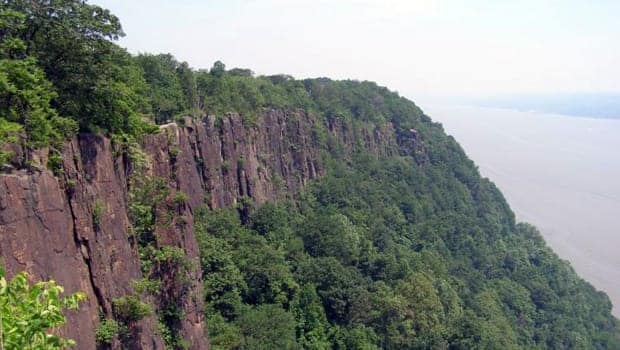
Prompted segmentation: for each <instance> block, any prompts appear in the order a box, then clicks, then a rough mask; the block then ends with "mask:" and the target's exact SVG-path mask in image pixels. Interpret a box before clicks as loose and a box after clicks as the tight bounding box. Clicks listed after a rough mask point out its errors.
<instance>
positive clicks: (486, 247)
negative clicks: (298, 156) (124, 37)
mask: <svg viewBox="0 0 620 350" xmlns="http://www.w3.org/2000/svg"><path fill="white" fill-rule="evenodd" d="M454 156H456V157H455V158H454V159H453V160H446V161H448V163H443V164H437V165H430V164H425V165H420V164H417V163H416V162H415V161H413V160H412V159H411V158H410V157H394V158H392V159H377V158H375V157H373V156H369V155H366V154H360V155H359V156H356V157H354V158H352V159H349V160H348V161H346V162H345V161H342V162H334V163H333V164H332V168H331V169H330V170H331V171H329V172H328V174H329V175H328V176H327V177H326V178H324V179H322V180H319V181H317V182H315V183H314V184H312V185H311V186H310V188H309V189H308V191H307V192H306V193H304V194H303V196H301V198H300V199H299V200H297V201H295V202H288V203H282V204H277V205H274V204H265V205H262V206H258V207H256V208H255V207H253V206H252V207H250V208H245V210H244V211H243V212H247V211H248V210H249V211H250V215H249V216H248V217H246V218H243V216H241V217H240V215H239V212H238V211H237V210H236V209H224V210H216V211H209V210H206V211H204V212H202V213H201V215H200V216H198V217H197V219H196V232H197V237H198V240H199V245H200V250H201V263H202V268H203V279H204V285H205V293H206V295H205V298H206V302H207V311H206V314H205V315H206V317H207V319H208V320H207V325H208V327H209V330H210V331H209V336H210V341H211V344H212V347H213V348H214V349H231V348H239V349H261V348H263V347H264V346H266V345H267V344H269V345H270V346H272V347H274V348H282V349H285V348H287V349H301V348H304V349H332V348H333V349H379V348H381V349H435V348H437V349H445V348H450V349H474V348H480V349H532V348H539V349H614V348H618V346H620V343H619V342H618V340H619V339H618V329H617V323H616V321H615V320H614V319H613V317H612V316H611V315H610V310H611V304H610V302H609V299H608V298H607V296H605V295H604V294H603V293H601V292H597V291H596V290H594V288H592V286H590V285H589V284H588V283H586V282H584V281H583V280H582V279H580V278H579V277H578V276H577V275H576V274H575V272H574V271H573V270H572V269H571V268H570V267H569V266H568V265H567V263H566V262H563V261H561V260H560V259H559V258H558V257H557V256H556V255H555V254H554V253H553V252H552V251H551V250H550V249H549V248H548V247H546V245H545V243H544V241H543V240H542V238H541V236H540V234H539V233H538V232H537V231H536V229H535V228H533V227H531V226H529V225H526V224H515V222H514V218H513V215H512V213H511V212H510V210H509V208H508V207H507V206H506V205H505V203H504V201H503V199H502V198H501V194H499V192H498V191H497V189H495V187H494V186H493V185H492V184H490V183H489V182H488V181H486V180H482V179H476V178H475V177H473V178H469V179H462V180H461V179H459V175H458V174H455V173H454V172H453V169H454V166H453V165H454V164H452V163H454V162H456V161H458V158H460V156H459V154H458V153H456V154H454ZM472 174H473V173H472ZM472 176H474V175H472ZM242 218H243V219H242ZM257 343H260V344H261V346H263V347H261V346H258V345H256V344H257Z"/></svg>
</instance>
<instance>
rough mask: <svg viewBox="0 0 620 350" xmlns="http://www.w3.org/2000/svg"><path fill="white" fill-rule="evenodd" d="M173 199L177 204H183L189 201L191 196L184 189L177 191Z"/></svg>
mask: <svg viewBox="0 0 620 350" xmlns="http://www.w3.org/2000/svg"><path fill="white" fill-rule="evenodd" d="M172 200H173V201H174V204H176V205H177V206H182V205H185V203H187V201H188V200H189V196H188V195H187V193H185V192H183V191H177V192H175V193H174V196H173V197H172Z"/></svg>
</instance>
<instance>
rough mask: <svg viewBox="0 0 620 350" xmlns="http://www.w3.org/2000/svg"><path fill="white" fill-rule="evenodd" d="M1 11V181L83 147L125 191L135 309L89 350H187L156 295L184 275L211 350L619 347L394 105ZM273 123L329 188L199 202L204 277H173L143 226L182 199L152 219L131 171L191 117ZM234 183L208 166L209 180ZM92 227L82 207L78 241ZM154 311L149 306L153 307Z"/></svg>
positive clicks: (82, 23) (605, 314) (453, 158)
mask: <svg viewBox="0 0 620 350" xmlns="http://www.w3.org/2000/svg"><path fill="white" fill-rule="evenodd" d="M0 4H1V5H2V8H1V12H0V40H1V42H0V163H1V165H2V169H3V170H2V171H5V172H10V171H13V170H16V169H30V170H32V171H38V170H40V169H38V168H39V167H40V166H42V164H37V158H36V157H33V156H32V154H34V152H35V151H36V150H37V149H40V148H44V147H49V149H50V150H51V155H50V157H49V160H48V161H47V162H46V166H47V167H48V168H49V170H51V171H53V172H54V174H55V175H57V176H61V175H62V174H63V172H64V170H63V168H62V165H61V159H60V158H61V154H62V149H63V147H64V145H65V141H66V140H67V139H70V138H71V137H73V136H74V135H76V134H78V133H80V134H82V135H84V134H99V135H104V136H106V137H110V138H111V139H112V143H113V144H114V145H115V147H117V148H116V149H118V150H121V151H119V154H121V155H122V156H123V157H125V158H126V159H125V158H123V160H124V162H125V163H127V164H131V166H130V167H129V166H128V167H127V169H131V170H133V171H136V174H137V175H140V176H135V175H134V176H133V177H131V174H130V176H128V178H129V179H130V181H128V184H127V186H128V188H129V195H128V198H129V199H128V201H129V210H130V219H131V224H132V228H131V230H128V232H127V237H128V241H130V243H131V244H132V245H131V247H132V248H135V250H136V251H137V252H138V253H137V254H138V255H139V257H140V264H141V265H140V267H141V273H142V276H143V277H144V280H142V281H141V283H142V284H141V287H142V288H143V289H145V290H149V291H150V293H151V294H150V297H148V298H146V297H145V298H143V299H141V300H138V299H139V297H138V296H130V297H125V298H124V299H122V298H119V299H117V300H116V301H115V304H114V305H113V311H110V310H107V311H106V312H107V314H106V317H104V318H102V320H101V326H100V327H99V331H98V332H97V340H98V341H99V346H101V347H106V346H111V345H114V344H116V343H115V342H114V341H115V340H118V339H121V341H122V342H123V343H124V344H128V343H129V344H130V343H131V342H128V341H127V338H128V337H131V332H130V331H131V325H132V322H134V321H137V320H139V319H141V318H144V317H146V316H147V315H149V314H150V313H152V312H155V313H156V314H157V319H158V321H159V323H160V325H161V332H162V338H163V339H164V340H165V342H166V345H167V346H168V347H169V348H183V347H184V346H187V343H186V342H184V339H182V337H181V333H179V332H178V329H177V328H178V323H179V322H180V320H182V319H183V317H184V315H183V314H182V313H181V311H179V310H180V309H181V308H180V307H179V306H178V305H174V304H173V302H174V301H175V300H177V299H175V298H185V296H186V294H184V293H185V292H186V290H185V289H184V288H189V287H187V285H188V284H187V283H186V282H187V281H184V280H183V279H182V278H180V279H172V278H168V277H169V276H170V275H172V276H173V277H175V278H176V277H179V276H181V277H183V278H187V277H188V276H189V277H191V276H192V274H191V273H189V272H187V271H190V270H192V269H197V270H198V275H201V277H202V281H201V282H202V284H203V294H204V304H205V309H204V315H205V318H206V320H207V328H208V335H207V334H205V337H208V339H209V343H210V346H211V348H212V349H302V348H303V349H380V348H381V349H447V348H448V349H620V331H619V328H618V322H617V320H615V319H614V318H613V317H612V316H611V314H610V311H611V303H610V301H609V299H608V297H607V296H606V295H605V294H603V293H601V292H598V291H596V290H595V289H594V288H593V287H592V286H591V285H589V284H588V283H587V282H585V281H584V280H582V279H581V278H580V277H579V276H577V275H576V274H575V272H574V271H573V270H572V268H571V267H570V266H569V265H568V263H567V262H564V261H562V260H560V259H559V258H558V256H557V255H555V254H554V253H553V252H552V251H551V250H550V249H549V248H548V247H547V246H546V245H545V242H544V241H543V239H542V238H541V236H540V234H539V233H538V232H537V230H536V229H535V228H534V227H532V226H530V225H528V224H524V223H516V222H515V218H514V214H513V213H512V211H511V210H510V208H509V206H508V204H507V203H506V201H505V200H504V198H503V196H502V194H501V193H500V192H499V191H498V189H497V188H496V187H495V186H494V185H493V184H492V183H491V182H490V181H489V180H488V179H483V178H481V177H480V175H479V173H478V171H477V168H476V166H475V164H473V162H472V161H471V160H469V159H468V158H467V156H466V155H465V153H464V151H463V150H462V149H461V147H460V146H459V145H458V143H457V142H456V141H455V140H454V139H453V138H452V137H450V136H447V135H446V134H445V132H444V131H443V129H442V127H441V125H440V124H438V123H435V122H433V121H432V120H431V118H430V117H429V116H427V115H425V114H424V113H423V111H422V110H421V109H420V108H418V107H417V106H416V105H415V104H414V103H413V102H411V101H409V100H407V99H405V98H404V97H401V96H399V95H398V94H397V93H395V92H392V91H389V90H388V89H387V88H384V87H380V86H378V85H377V84H375V83H372V82H359V81H333V80H330V79H327V78H319V79H304V80H297V79H294V78H293V77H290V76H286V75H275V76H255V75H254V73H253V72H252V71H250V70H248V69H239V68H235V69H228V70H227V69H226V66H225V65H224V64H223V63H221V62H216V63H215V64H214V65H213V67H212V68H210V69H208V70H196V69H193V68H191V67H189V65H188V64H187V63H184V62H179V61H177V60H176V59H175V58H174V57H173V56H172V55H169V54H160V55H152V54H140V55H137V56H135V55H131V54H129V53H127V52H126V51H125V50H124V49H122V48H120V47H119V46H117V45H116V44H115V43H114V42H113V40H115V39H117V38H118V37H119V36H122V35H123V32H122V29H121V25H120V23H119V21H118V19H117V18H116V17H115V16H114V15H112V14H111V13H109V12H108V11H107V10H105V9H102V8H100V7H97V6H94V5H90V4H87V3H84V2H82V1H75V0H58V1H10V0H4V1H2V2H0ZM269 111H294V112H299V113H298V114H299V115H304V116H312V119H311V120H312V132H311V133H312V135H311V137H310V138H311V141H310V143H311V144H312V145H313V147H314V148H315V149H314V151H315V153H317V154H320V155H321V157H320V163H321V167H322V173H324V174H325V175H324V176H323V177H319V176H317V177H316V178H314V179H311V180H310V181H307V183H306V179H305V178H304V179H303V181H300V182H302V183H304V185H305V188H303V189H300V190H298V191H293V190H292V189H290V188H287V187H286V186H287V185H286V184H285V183H281V184H280V186H281V188H280V190H281V192H283V193H284V195H283V196H280V197H278V200H276V201H275V202H267V203H262V202H260V203H259V202H258V201H256V200H255V198H253V195H252V193H243V194H242V196H241V197H242V199H241V200H239V201H236V205H235V206H233V207H231V208H227V209H226V208H225V209H223V208H214V205H213V204H212V203H213V202H209V201H208V200H206V198H205V204H204V205H203V206H202V208H201V209H200V210H196V211H195V212H193V213H192V214H193V215H194V220H193V223H192V224H193V225H194V229H195V233H196V239H197V241H198V246H199V256H200V266H190V265H191V264H186V262H187V261H186V260H184V259H185V258H184V257H185V254H186V252H184V251H183V249H181V248H180V247H170V246H163V245H162V244H161V242H160V237H158V234H159V232H160V231H159V229H158V227H157V226H158V225H161V226H163V225H169V226H173V224H172V222H174V223H175V224H178V225H179V226H182V225H183V224H184V223H187V218H186V217H185V216H183V215H181V212H183V213H185V212H186V211H187V210H186V211H182V210H181V209H179V208H186V203H187V202H188V194H184V193H183V192H181V191H178V192H175V194H174V197H173V199H172V200H171V201H170V203H166V205H168V206H169V207H172V208H174V209H173V210H168V211H167V212H166V213H165V215H169V216H170V215H172V216H175V217H174V218H169V221H167V222H163V221H162V220H158V219H157V218H158V215H159V214H161V212H162V210H163V209H162V203H164V202H165V200H166V198H167V197H170V196H169V193H168V192H165V191H163V188H164V187H165V186H166V184H165V183H163V182H161V181H160V182H158V181H157V180H158V179H155V178H147V177H146V176H143V177H142V175H144V174H142V173H140V172H139V171H141V170H142V168H140V166H143V167H146V166H147V165H145V164H146V163H148V160H147V159H144V155H145V154H144V152H143V151H142V150H141V147H142V144H143V143H142V141H143V140H144V139H145V137H148V136H150V135H152V134H156V133H160V132H162V131H160V128H159V126H158V124H167V123H171V122H175V121H176V122H178V123H179V124H181V125H182V124H183V123H184V122H185V120H187V119H185V118H184V117H187V116H190V117H193V118H194V119H195V120H197V122H201V121H200V120H202V118H204V117H205V116H207V115H209V116H213V118H214V119H213V120H214V122H213V123H214V124H215V125H217V123H224V122H228V121H226V119H225V118H226V115H228V114H229V113H238V114H239V115H241V118H242V123H243V125H244V126H245V127H246V128H248V129H253V128H254V129H259V127H260V126H261V123H264V122H265V114H266V113H268V112H269ZM292 114H294V113H292ZM235 115H236V114H235ZM284 115H290V114H284ZM315 121H318V122H316V123H315ZM287 122H290V123H291V124H292V123H294V122H297V121H296V120H292V119H291V120H290V121H287V120H284V121H283V123H284V124H286V123H287ZM334 125H344V127H348V128H351V129H352V135H359V134H360V133H361V131H362V130H365V131H367V133H368V134H370V135H376V133H377V130H380V129H381V128H388V129H389V130H392V131H393V133H392V136H393V140H391V141H390V142H388V143H386V145H387V146H386V147H387V150H386V151H385V152H374V153H373V152H370V151H369V150H368V148H367V147H365V146H364V143H363V142H362V140H361V139H360V138H356V139H354V140H352V141H351V142H350V143H348V144H347V143H344V142H342V140H339V139H338V138H337V137H335V136H334V134H335V132H334V131H333V130H332V129H333V128H334ZM377 137H378V136H377ZM170 140H173V138H172V137H170V138H168V142H171V141H170ZM238 141H243V140H235V143H236V142H238ZM168 146H169V145H167V147H168ZM173 146H174V145H172V146H169V147H170V150H169V154H168V156H169V157H170V158H171V159H173V160H174V161H176V160H177V159H178V158H179V157H180V155H179V152H180V151H179V148H174V147H173ZM300 147H302V146H301V145H298V144H290V145H289V148H290V149H291V151H292V152H294V151H298V150H299V148H300ZM188 157H190V156H188ZM244 160H245V158H244V156H243V155H241V156H240V157H239V158H238V159H237V160H236V162H237V164H236V166H235V168H242V163H243V162H244ZM76 162H77V161H76ZM200 162H202V163H204V159H202V160H201V161H200ZM200 166H201V167H206V165H205V164H201V165H200ZM232 167H233V165H232V164H230V163H228V162H227V161H224V163H223V164H222V166H221V167H220V168H219V169H217V171H219V172H221V173H222V174H226V173H227V172H228V171H229V169H230V168H232ZM136 169H137V170H136ZM261 171H269V169H262V168H261ZM127 172H128V173H130V171H129V170H128V171H127ZM145 173H146V172H145ZM273 173H275V171H273ZM238 174H241V172H240V171H239V173H238ZM237 176H238V177H241V175H237ZM273 178H274V179H276V180H274V182H276V183H278V181H277V177H276V176H275V175H274V176H273ZM151 180H152V181H151ZM280 182H281V181H280ZM69 185H70V184H69V183H67V184H65V186H67V191H71V188H70V186H69ZM73 186H75V184H73ZM164 192H165V193H164ZM162 193H163V194H162ZM190 195H191V194H190ZM205 197H208V196H207V195H205ZM171 198H172V197H171ZM184 210H185V209H184ZM103 211H104V209H103V206H102V207H97V206H95V208H94V209H93V212H92V221H93V223H94V226H99V225H100V224H101V215H102V213H103ZM97 213H98V214H97ZM181 219H183V220H181ZM181 221H183V223H180V222H181ZM97 229H98V227H97ZM1 232H2V231H0V233H1ZM171 270H172V271H173V272H172V273H171V272H170V271H171ZM171 281H172V282H171ZM177 282H178V283H177ZM175 283H176V284H175ZM184 283H185V284H184ZM170 285H174V286H175V288H178V290H177V289H175V290H165V288H166V287H167V286H170ZM153 296H154V297H155V298H160V299H158V300H163V301H165V302H161V303H160V304H159V305H157V306H156V307H150V306H149V305H148V303H149V302H151V301H152V300H153V299H152V298H151V297H153ZM178 300H181V299H178ZM183 300H184V299H183ZM180 302H181V301H179V303H180ZM119 305H120V306H119ZM119 310H130V311H131V312H129V311H127V312H125V313H123V312H121V311H119ZM110 315H113V316H114V317H111V316H110ZM108 316H110V317H108ZM138 317H139V318H138ZM123 327H124V328H123Z"/></svg>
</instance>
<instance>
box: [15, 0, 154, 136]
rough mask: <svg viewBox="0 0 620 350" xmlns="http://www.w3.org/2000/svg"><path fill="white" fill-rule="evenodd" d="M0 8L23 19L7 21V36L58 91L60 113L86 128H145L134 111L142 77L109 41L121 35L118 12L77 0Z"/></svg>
mask: <svg viewBox="0 0 620 350" xmlns="http://www.w3.org/2000/svg"><path fill="white" fill-rule="evenodd" d="M3 8H4V10H3V11H11V12H13V13H19V15H20V16H21V18H23V23H22V24H21V25H13V24H14V23H13V22H9V24H10V26H11V28H10V32H11V35H12V36H13V37H14V38H15V39H16V40H21V42H22V43H23V47H24V50H25V55H26V57H33V58H34V59H36V63H37V65H38V66H40V67H41V69H42V70H43V72H45V76H46V77H47V79H48V80H49V81H50V82H51V83H52V86H53V87H54V89H55V91H56V93H57V94H55V95H53V96H51V101H50V102H51V106H52V107H53V108H54V109H56V110H57V111H58V113H59V114H60V115H62V116H65V117H69V118H72V119H73V120H75V121H77V122H78V124H79V126H80V128H81V129H82V130H87V131H97V130H103V131H108V132H111V133H127V134H140V133H142V132H144V131H145V126H144V125H142V124H143V123H142V121H141V119H140V116H139V115H138V114H137V111H138V110H139V109H140V107H141V106H142V105H143V101H141V91H142V90H143V89H144V81H143V79H142V75H141V74H140V71H139V69H137V67H135V66H134V65H132V64H131V62H130V60H129V58H130V56H129V54H128V53H127V52H126V51H125V50H123V49H121V48H119V47H118V46H116V45H115V44H114V43H112V42H111V40H116V39H118V38H119V37H120V36H123V35H124V33H123V31H122V29H121V25H120V22H119V20H118V18H117V17H116V16H114V15H112V14H111V13H110V12H109V11H108V10H106V9H103V8H101V7H99V6H96V5H90V4H87V3H86V2H85V1H81V0H43V1H27V0H6V1H3Z"/></svg>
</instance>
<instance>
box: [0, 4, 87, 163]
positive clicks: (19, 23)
mask: <svg viewBox="0 0 620 350" xmlns="http://www.w3.org/2000/svg"><path fill="white" fill-rule="evenodd" d="M24 20H25V15H24V14H23V13H19V12H16V11H13V10H10V9H3V10H2V11H0V33H2V34H3V39H2V41H0V144H2V143H4V142H17V141H19V137H20V133H21V132H22V131H23V132H25V140H26V145H27V146H29V147H41V146H47V145H49V144H52V145H56V146H57V145H58V144H59V143H60V142H61V141H62V140H63V139H64V138H65V137H67V136H69V135H72V134H73V133H75V131H76V129H77V125H76V124H75V122H73V121H72V120H70V119H68V118H62V117H60V116H59V115H58V113H57V112H56V110H55V109H54V108H52V106H51V101H52V99H54V98H56V97H57V94H56V92H55V90H54V88H53V86H52V84H51V83H50V82H49V81H48V80H47V79H46V77H45V73H44V72H43V71H42V70H41V69H40V68H39V67H38V66H37V61H36V60H35V59H34V58H33V57H29V56H26V54H25V52H26V45H25V44H24V42H23V40H21V39H20V38H19V37H16V36H15V33H16V32H17V31H19V30H20V29H22V28H24ZM5 157H6V156H5ZM0 158H2V155H1V154H0ZM0 160H1V159H0Z"/></svg>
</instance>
